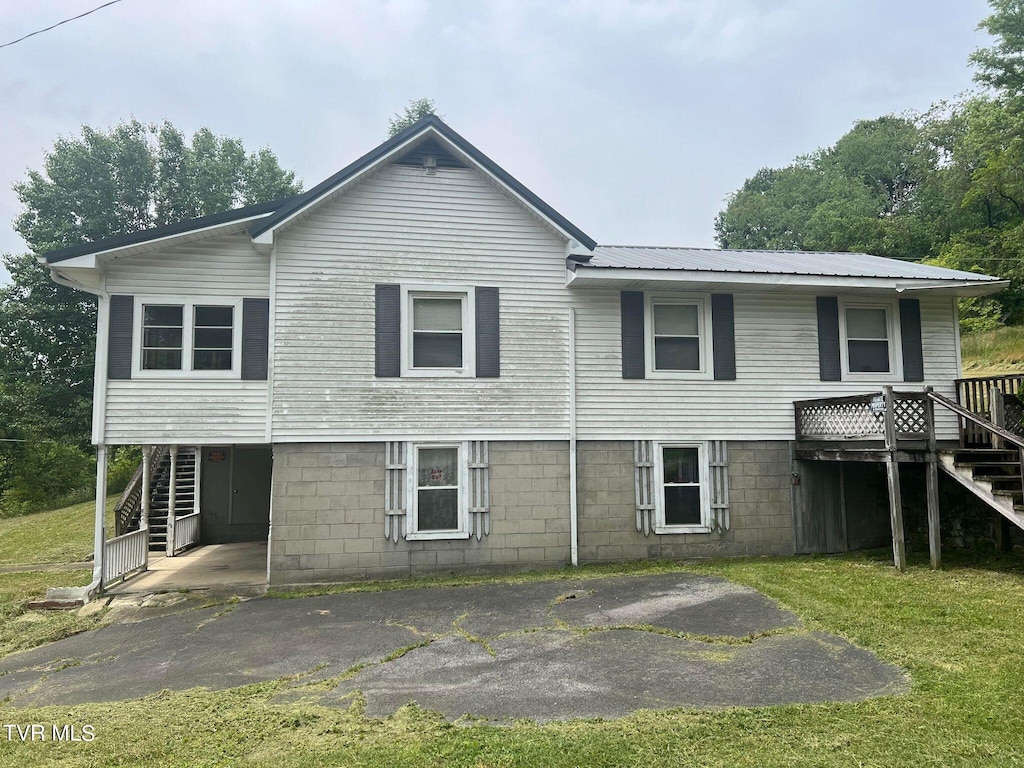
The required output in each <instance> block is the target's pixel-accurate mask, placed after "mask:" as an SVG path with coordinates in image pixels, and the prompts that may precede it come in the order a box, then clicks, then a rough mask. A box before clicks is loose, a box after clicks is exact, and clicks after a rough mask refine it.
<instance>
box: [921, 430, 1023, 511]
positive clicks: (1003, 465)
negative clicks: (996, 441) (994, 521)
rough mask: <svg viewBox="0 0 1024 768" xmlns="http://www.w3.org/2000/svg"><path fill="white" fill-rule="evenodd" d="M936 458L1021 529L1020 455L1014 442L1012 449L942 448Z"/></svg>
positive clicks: (973, 491)
mask: <svg viewBox="0 0 1024 768" xmlns="http://www.w3.org/2000/svg"><path fill="white" fill-rule="evenodd" d="M939 461H940V462H941V464H940V466H941V467H942V469H944V470H945V471H946V474H948V475H949V476H950V477H952V478H953V479H954V480H956V481H957V482H958V483H960V485H962V486H963V487H964V488H966V489H967V490H969V491H970V492H971V493H973V494H974V495H975V496H977V497H978V498H979V499H981V500H982V501H984V502H985V503H986V504H988V505H989V506H990V507H991V508H992V509H994V510H995V511H996V512H998V513H999V514H1001V515H1002V516H1003V517H1005V518H1006V519H1007V520H1009V521H1010V522H1011V523H1013V524H1014V525H1016V526H1017V527H1018V528H1021V529H1024V484H1022V478H1021V456H1020V452H1019V451H1018V450H1017V448H1016V446H1015V447H1014V448H1013V449H1012V450H1003V449H1000V448H960V449H958V450H955V451H943V452H941V453H940V454H939Z"/></svg>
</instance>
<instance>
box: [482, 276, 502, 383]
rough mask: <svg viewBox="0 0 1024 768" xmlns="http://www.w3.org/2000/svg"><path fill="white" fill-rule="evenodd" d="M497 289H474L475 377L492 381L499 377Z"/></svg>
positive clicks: (499, 346) (499, 329)
mask: <svg viewBox="0 0 1024 768" xmlns="http://www.w3.org/2000/svg"><path fill="white" fill-rule="evenodd" d="M498 306H499V301H498V289H497V288H477V289H476V375H477V377H478V378H481V379H494V378H497V377H498V376H500V375H501V320H500V318H499V311H498Z"/></svg>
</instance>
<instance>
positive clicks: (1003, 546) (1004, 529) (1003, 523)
mask: <svg viewBox="0 0 1024 768" xmlns="http://www.w3.org/2000/svg"><path fill="white" fill-rule="evenodd" d="M996 551H997V552H1012V551H1013V538H1012V529H1011V528H1010V521H1009V520H1007V519H1006V518H1005V517H1003V516H1002V515H999V514H997V515H996Z"/></svg>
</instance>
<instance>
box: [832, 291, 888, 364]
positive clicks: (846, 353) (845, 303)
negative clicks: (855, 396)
mask: <svg viewBox="0 0 1024 768" xmlns="http://www.w3.org/2000/svg"><path fill="white" fill-rule="evenodd" d="M847 309H884V310H885V325H886V334H887V341H888V342H889V370H888V372H883V371H851V370H850V346H849V339H848V338H847V335H846V310H847ZM839 360H840V367H841V368H842V372H843V380H844V381H903V336H902V334H901V330H900V314H899V305H898V303H897V300H895V299H856V298H850V299H847V298H843V297H840V298H839Z"/></svg>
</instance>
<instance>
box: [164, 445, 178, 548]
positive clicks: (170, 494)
mask: <svg viewBox="0 0 1024 768" xmlns="http://www.w3.org/2000/svg"><path fill="white" fill-rule="evenodd" d="M177 485H178V446H176V445H172V446H171V477H170V479H169V485H168V488H167V536H166V539H167V556H168V557H171V556H173V555H174V512H175V504H176V500H175V498H174V496H175V492H176V491H177Z"/></svg>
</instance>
